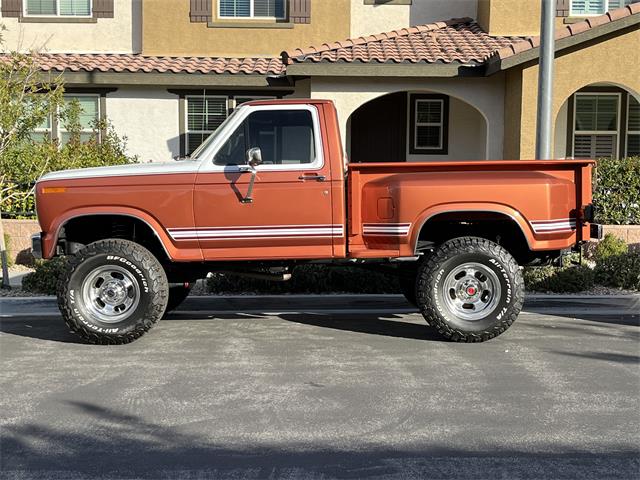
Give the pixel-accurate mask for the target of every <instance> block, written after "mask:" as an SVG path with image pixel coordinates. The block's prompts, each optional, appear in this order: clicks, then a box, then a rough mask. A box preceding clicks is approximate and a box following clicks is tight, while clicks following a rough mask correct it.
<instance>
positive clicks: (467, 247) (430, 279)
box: [416, 237, 524, 342]
mask: <svg viewBox="0 0 640 480" xmlns="http://www.w3.org/2000/svg"><path fill="white" fill-rule="evenodd" d="M416 291H417V294H418V306H419V308H420V310H421V312H422V315H423V316H424V317H425V319H426V320H427V322H428V323H429V324H430V325H431V326H432V327H434V328H435V329H436V330H437V331H438V332H439V333H440V334H441V335H442V336H444V337H445V338H447V339H450V340H453V341H456V342H484V341H486V340H489V339H491V338H494V337H496V336H498V335H500V334H501V333H503V332H504V331H505V330H507V329H508V328H509V327H510V326H511V324H512V323H513V322H514V321H515V319H516V318H517V316H518V314H519V313H520V310H522V304H523V301H524V282H523V279H522V274H521V272H520V268H519V266H518V264H517V262H516V261H515V259H514V258H513V257H512V256H511V254H509V252H507V251H506V250H505V249H504V248H503V247H501V246H500V245H498V244H496V243H493V242H491V241H489V240H486V239H484V238H477V237H461V238H455V239H453V240H449V241H448V242H445V243H444V244H442V245H441V246H440V247H438V248H437V249H436V250H435V251H434V252H433V254H432V255H430V256H429V257H428V258H426V259H425V260H424V262H423V263H422V264H421V265H420V267H419V269H418V277H417V287H416Z"/></svg>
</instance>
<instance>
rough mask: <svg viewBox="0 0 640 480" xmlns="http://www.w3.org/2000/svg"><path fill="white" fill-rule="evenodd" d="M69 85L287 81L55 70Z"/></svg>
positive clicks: (285, 82) (284, 82) (280, 79)
mask: <svg viewBox="0 0 640 480" xmlns="http://www.w3.org/2000/svg"><path fill="white" fill-rule="evenodd" d="M51 74H52V75H61V76H62V78H63V80H64V81H65V83H67V84H70V85H77V84H81V85H87V84H90V85H96V86H101V85H104V86H108V85H118V86H120V85H155V86H168V87H169V86H170V87H176V86H180V87H201V86H204V87H216V86H224V87H278V86H282V87H287V86H290V81H289V79H287V78H286V77H284V76H277V75H260V74H244V73H237V74H224V73H222V74H221V73H206V74H205V73H169V72H166V73H159V72H100V71H95V70H94V71H77V72H74V71H69V70H66V71H64V72H56V71H52V72H51Z"/></svg>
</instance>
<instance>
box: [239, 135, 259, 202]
mask: <svg viewBox="0 0 640 480" xmlns="http://www.w3.org/2000/svg"><path fill="white" fill-rule="evenodd" d="M261 163H262V150H260V147H253V148H250V149H249V150H247V166H248V167H249V171H250V172H251V180H249V188H248V190H247V196H246V197H244V198H243V199H242V203H253V184H254V183H255V181H256V175H257V174H258V171H257V170H256V167H257V166H258V165H260V164H261Z"/></svg>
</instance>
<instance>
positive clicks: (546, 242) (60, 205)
mask: <svg viewBox="0 0 640 480" xmlns="http://www.w3.org/2000/svg"><path fill="white" fill-rule="evenodd" d="M592 164H593V162H592V161H586V160H580V161H576V160H566V161H478V162H455V161H454V162H434V163H360V164H350V165H347V164H346V162H345V158H344V156H343V149H342V143H341V140H340V134H339V129H338V123H337V116H336V111H335V108H334V106H333V104H332V103H331V102H329V101H323V100H295V101H286V100H285V101H282V100H281V101H255V102H250V103H247V104H244V105H242V106H241V107H240V108H238V109H237V110H236V111H235V112H234V113H233V114H232V115H231V116H229V118H228V119H227V120H226V121H225V122H224V123H223V124H222V125H221V126H220V127H219V128H218V130H217V131H216V132H215V133H214V134H213V135H211V136H210V137H209V138H208V139H207V140H206V141H205V142H204V143H203V144H202V145H201V146H200V147H199V148H198V149H197V151H196V152H194V154H193V155H192V156H191V159H190V160H186V161H181V162H176V161H174V162H170V163H151V164H138V165H127V166H117V167H100V168H89V169H81V170H70V171H61V172H53V173H49V174H47V175H45V176H43V177H42V178H41V179H40V181H39V182H38V184H37V187H36V196H37V209H38V219H39V222H40V226H41V229H42V233H41V234H40V235H38V236H36V237H34V239H33V250H34V252H41V255H42V256H43V257H44V258H51V257H54V256H56V255H68V256H69V262H68V268H67V270H66V272H65V273H64V275H63V276H62V278H60V281H59V291H58V303H59V306H60V310H61V312H62V315H63V317H64V319H65V321H66V323H67V325H68V326H69V327H70V328H71V330H73V331H74V332H76V333H78V334H79V335H81V336H82V337H84V338H85V339H86V340H88V341H90V342H93V343H127V342H130V341H133V340H135V339H136V338H138V337H140V336H141V335H143V334H144V333H145V332H147V331H148V330H149V329H150V328H151V327H152V326H153V325H154V324H155V323H156V322H157V321H158V320H160V319H161V318H162V316H163V315H164V314H165V312H166V311H169V310H171V309H172V308H175V307H176V306H177V305H178V304H179V303H180V302H181V301H182V300H184V298H185V297H186V295H187V294H188V292H189V285H190V284H192V283H193V282H194V281H195V280H196V279H198V278H203V277H204V276H206V275H207V274H208V273H209V272H225V273H230V274H237V275H248V276H253V277H259V278H266V279H273V280H278V281H283V280H287V279H289V278H290V277H291V275H292V273H293V274H295V267H296V266H297V265H300V264H302V263H308V262H315V263H318V262H324V263H331V264H332V265H335V266H336V267H339V266H341V265H361V266H363V267H365V268H387V269H388V270H389V271H393V272H395V273H396V274H397V275H398V276H399V279H400V282H399V283H400V284H401V286H402V289H403V291H404V293H405V296H406V297H407V299H408V300H409V301H410V302H412V303H414V304H415V305H416V306H417V307H418V308H419V309H420V311H421V313H422V315H423V316H424V317H425V319H426V321H427V323H428V325H429V326H431V327H432V328H434V329H436V330H437V331H438V332H440V334H442V335H443V336H444V337H446V338H448V339H450V340H454V341H461V342H481V341H484V340H488V339H490V338H493V337H495V336H497V335H499V334H501V333H502V332H504V331H505V330H507V329H508V328H509V326H510V325H511V324H512V323H513V321H514V320H515V319H516V317H517V316H518V314H519V312H520V310H521V308H522V303H523V297H524V286H523V280H522V275H521V271H520V265H527V264H535V263H547V262H550V261H552V260H554V259H556V258H558V257H559V256H560V255H561V253H562V251H565V250H567V249H570V248H571V247H573V246H575V245H576V244H579V243H581V242H583V241H586V240H588V239H589V238H590V237H591V234H592V232H593V233H594V236H597V235H598V232H599V229H598V228H597V227H598V226H597V225H594V224H592V221H593V208H592V206H591V169H592Z"/></svg>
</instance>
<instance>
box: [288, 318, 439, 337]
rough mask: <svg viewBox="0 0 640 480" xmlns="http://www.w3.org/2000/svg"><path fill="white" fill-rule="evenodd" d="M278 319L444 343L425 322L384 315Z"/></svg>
mask: <svg viewBox="0 0 640 480" xmlns="http://www.w3.org/2000/svg"><path fill="white" fill-rule="evenodd" d="M278 318H281V319H282V320H286V321H287V322H291V323H298V324H301V325H311V326H314V327H322V328H332V329H335V330H342V331H349V332H355V333H367V334H371V335H384V336H387V337H396V338H410V339H414V340H430V341H438V342H443V341H446V340H445V339H443V337H441V336H440V335H438V334H437V332H435V331H433V329H431V328H430V327H429V326H428V325H427V324H426V322H425V323H421V324H420V323H411V322H402V321H397V320H389V318H401V317H400V316H397V315H385V318H384V319H383V318H380V317H373V318H372V317H371V316H366V315H358V316H356V315H341V316H340V318H336V317H335V316H333V315H308V314H307V315H295V314H287V313H285V314H281V315H279V316H278Z"/></svg>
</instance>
